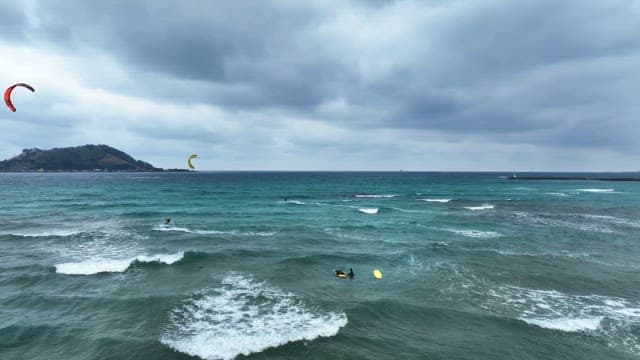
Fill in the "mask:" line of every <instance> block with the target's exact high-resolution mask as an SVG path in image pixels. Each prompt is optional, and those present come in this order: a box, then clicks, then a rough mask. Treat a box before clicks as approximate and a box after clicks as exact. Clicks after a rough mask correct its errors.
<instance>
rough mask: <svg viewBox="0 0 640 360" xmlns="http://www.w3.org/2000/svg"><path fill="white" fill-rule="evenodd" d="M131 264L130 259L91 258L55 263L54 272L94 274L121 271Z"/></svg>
mask: <svg viewBox="0 0 640 360" xmlns="http://www.w3.org/2000/svg"><path fill="white" fill-rule="evenodd" d="M130 264H131V259H124V260H117V259H92V260H86V261H81V262H75V263H73V262H70V263H64V264H58V265H56V266H55V267H56V272H57V273H58V274H65V275H94V274H99V273H104V272H123V271H125V270H127V268H128V267H129V265H130Z"/></svg>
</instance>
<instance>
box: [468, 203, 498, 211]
mask: <svg viewBox="0 0 640 360" xmlns="http://www.w3.org/2000/svg"><path fill="white" fill-rule="evenodd" d="M493 207H494V206H493V205H491V204H482V205H480V206H465V207H464V208H465V209H468V210H473V211H477V210H490V209H493Z"/></svg>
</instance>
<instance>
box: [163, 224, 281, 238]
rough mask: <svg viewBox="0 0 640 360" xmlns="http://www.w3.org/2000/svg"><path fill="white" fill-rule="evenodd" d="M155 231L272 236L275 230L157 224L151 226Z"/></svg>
mask: <svg viewBox="0 0 640 360" xmlns="http://www.w3.org/2000/svg"><path fill="white" fill-rule="evenodd" d="M153 230H156V231H165V232H171V231H173V232H184V233H188V234H198V235H235V236H273V235H275V234H276V233H277V232H275V231H239V230H228V231H223V230H199V229H189V228H184V227H176V226H166V225H157V226H155V227H154V228H153Z"/></svg>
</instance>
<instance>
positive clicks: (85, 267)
mask: <svg viewBox="0 0 640 360" xmlns="http://www.w3.org/2000/svg"><path fill="white" fill-rule="evenodd" d="M183 257H184V252H183V251H181V252H178V253H175V254H156V255H138V256H136V257H134V258H128V259H100V258H97V259H96V258H94V259H89V260H85V261H80V262H68V263H63V264H57V265H55V268H56V273H58V274H65V275H95V274H99V273H105V272H124V271H125V270H127V269H128V268H129V266H131V264H133V263H135V262H139V263H152V262H156V263H161V264H166V265H171V264H173V263H176V262H178V261H180V260H182V258H183Z"/></svg>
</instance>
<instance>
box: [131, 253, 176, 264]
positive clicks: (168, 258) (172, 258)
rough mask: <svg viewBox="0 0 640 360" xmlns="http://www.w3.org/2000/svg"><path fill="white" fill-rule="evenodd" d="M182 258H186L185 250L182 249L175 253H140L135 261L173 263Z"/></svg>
mask: <svg viewBox="0 0 640 360" xmlns="http://www.w3.org/2000/svg"><path fill="white" fill-rule="evenodd" d="M182 258H184V251H180V252H177V253H175V254H157V255H138V256H137V257H136V258H135V261H138V262H143V263H150V262H158V263H162V264H167V265H171V264H173V263H176V262H178V261H180V260H182Z"/></svg>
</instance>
